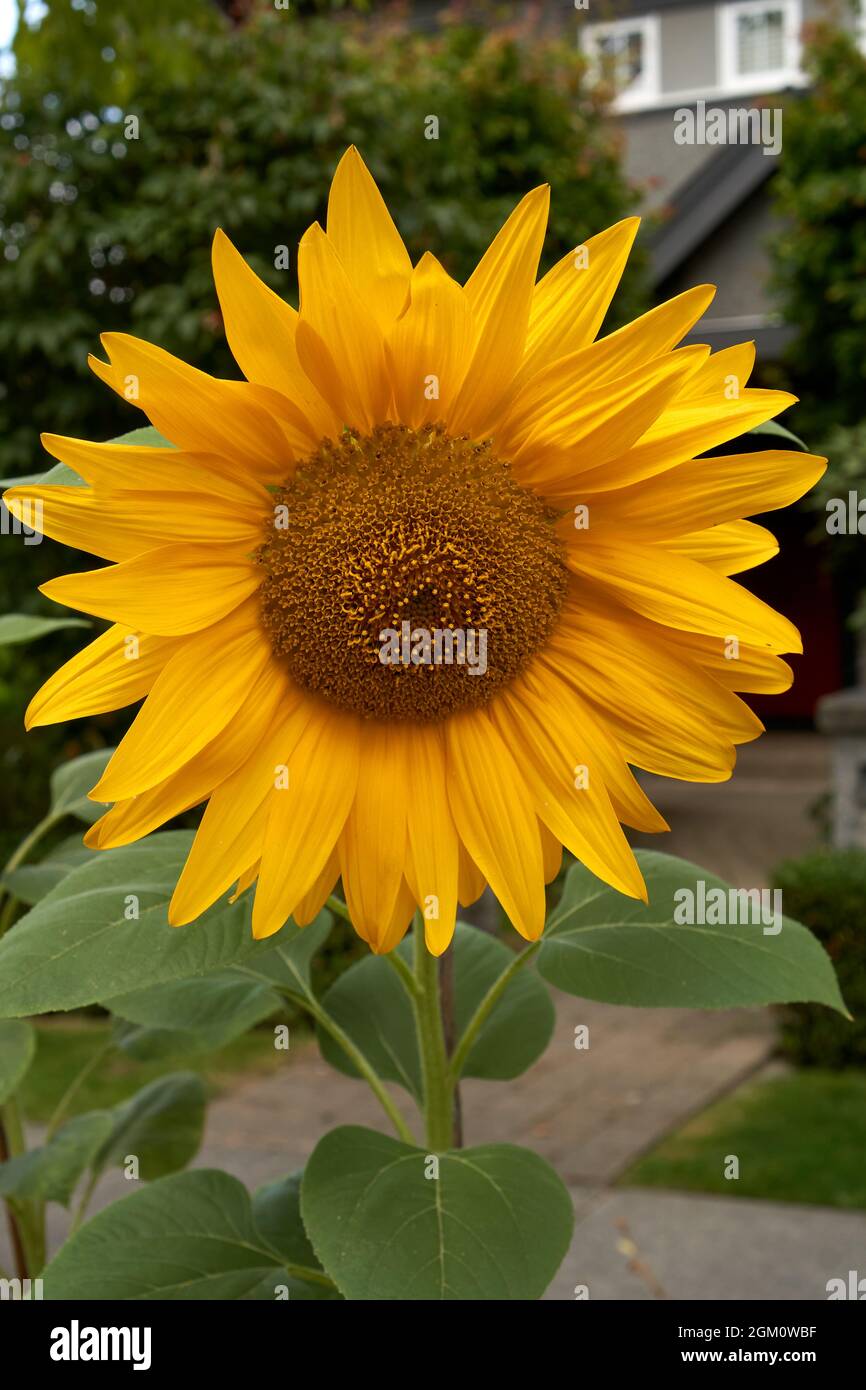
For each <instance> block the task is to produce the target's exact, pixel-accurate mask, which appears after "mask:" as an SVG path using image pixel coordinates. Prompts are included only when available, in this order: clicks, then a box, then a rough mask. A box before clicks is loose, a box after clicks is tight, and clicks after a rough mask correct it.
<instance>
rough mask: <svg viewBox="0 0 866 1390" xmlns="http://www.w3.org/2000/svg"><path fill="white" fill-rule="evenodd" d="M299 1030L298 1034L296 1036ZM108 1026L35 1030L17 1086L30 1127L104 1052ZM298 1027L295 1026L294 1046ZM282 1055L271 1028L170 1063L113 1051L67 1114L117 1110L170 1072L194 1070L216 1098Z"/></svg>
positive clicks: (75, 1022) (66, 1023)
mask: <svg viewBox="0 0 866 1390" xmlns="http://www.w3.org/2000/svg"><path fill="white" fill-rule="evenodd" d="M301 1031H302V1029H301V1028H298V1029H297V1034H298V1035H299V1034H300V1032H301ZM110 1032H111V1025H110V1024H108V1023H105V1022H103V1021H102V1020H99V1019H87V1018H81V1017H80V1016H79V1017H77V1018H76V1017H73V1018H71V1019H68V1020H62V1021H61V1020H53V1021H52V1022H51V1023H40V1024H39V1025H37V1046H36V1057H35V1058H34V1061H33V1065H32V1067H31V1068H30V1071H29V1072H28V1074H27V1076H26V1077H25V1079H24V1082H23V1084H22V1086H21V1091H20V1097H21V1106H22V1109H23V1112H24V1115H25V1117H26V1118H27V1119H28V1120H31V1121H33V1122H34V1123H45V1122H47V1121H48V1120H49V1119H50V1117H51V1115H52V1114H53V1112H54V1109H55V1106H56V1105H57V1103H58V1101H59V1100H60V1098H61V1096H63V1095H64V1094H65V1092H66V1090H67V1089H68V1087H69V1085H70V1084H71V1082H72V1081H73V1080H74V1078H75V1077H76V1076H77V1075H78V1073H79V1072H80V1071H81V1070H82V1068H83V1067H85V1066H86V1065H87V1063H88V1062H89V1061H90V1060H91V1059H92V1058H94V1057H95V1055H96V1054H97V1053H98V1052H99V1051H100V1050H101V1049H103V1048H104V1046H105V1043H106V1042H107V1041H108V1038H109V1036H110ZM295 1036H296V1028H295V1026H293V1029H292V1037H293V1041H294V1038H295ZM285 1055H286V1054H285V1053H284V1052H277V1051H275V1049H274V1035H273V1032H272V1031H271V1030H270V1029H269V1028H262V1029H253V1031H252V1032H250V1033H245V1034H244V1035H243V1036H242V1037H240V1038H237V1039H236V1040H235V1041H234V1042H233V1043H229V1044H228V1046H226V1047H224V1048H221V1049H220V1050H219V1051H218V1052H212V1053H208V1054H206V1055H202V1056H197V1057H174V1058H171V1059H170V1060H169V1061H160V1062H147V1063H145V1062H136V1061H133V1060H132V1059H131V1058H127V1057H125V1056H124V1055H123V1053H121V1052H118V1051H117V1050H116V1049H112V1050H111V1051H110V1052H108V1053H107V1054H106V1056H105V1057H104V1058H103V1059H102V1061H101V1062H99V1063H98V1064H97V1065H96V1066H95V1067H94V1069H93V1071H91V1072H90V1073H89V1074H88V1075H87V1077H86V1078H85V1080H84V1082H83V1083H82V1085H81V1088H80V1089H79V1090H78V1091H77V1092H76V1094H75V1098H74V1101H73V1103H72V1105H71V1106H70V1109H69V1112H68V1113H69V1114H70V1115H77V1114H80V1113H81V1112H82V1111H84V1110H92V1109H98V1108H101V1107H104V1106H111V1105H116V1104H117V1102H118V1101H122V1100H125V1099H126V1098H127V1096H130V1095H132V1094H133V1093H134V1092H135V1091H137V1090H138V1089H139V1088H140V1087H141V1086H144V1085H145V1084H146V1083H147V1082H148V1081H153V1080H155V1078H156V1077H158V1076H164V1075H166V1073H168V1072H172V1071H196V1072H199V1073H200V1074H201V1075H202V1076H204V1077H205V1079H206V1080H207V1082H208V1086H209V1090H210V1091H211V1094H212V1095H216V1094H219V1092H220V1091H223V1090H225V1089H226V1088H227V1086H229V1085H230V1084H231V1083H232V1082H233V1081H236V1080H237V1079H238V1077H240V1076H242V1075H250V1074H251V1073H258V1074H264V1073H267V1072H269V1071H275V1070H277V1069H278V1068H279V1067H281V1066H282V1065H284V1063H285Z"/></svg>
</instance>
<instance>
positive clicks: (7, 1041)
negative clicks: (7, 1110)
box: [0, 1019, 36, 1105]
mask: <svg viewBox="0 0 866 1390" xmlns="http://www.w3.org/2000/svg"><path fill="white" fill-rule="evenodd" d="M35 1052H36V1033H35V1031H34V1030H33V1028H32V1027H31V1026H30V1024H29V1023H24V1022H21V1021H20V1020H18V1019H10V1020H9V1021H8V1022H0V1105H2V1104H3V1102H4V1100H8V1099H9V1097H10V1096H12V1095H14V1094H15V1092H16V1091H17V1090H18V1087H19V1086H20V1085H21V1082H22V1081H23V1080H24V1077H25V1076H26V1075H27V1072H28V1071H29V1069H30V1063H31V1062H32V1061H33V1057H34V1054H35Z"/></svg>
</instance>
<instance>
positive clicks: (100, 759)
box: [51, 748, 114, 825]
mask: <svg viewBox="0 0 866 1390" xmlns="http://www.w3.org/2000/svg"><path fill="white" fill-rule="evenodd" d="M113 753H114V749H113V748H97V749H96V751H95V752H93V753H82V754H81V757H80V758H70V760H69V762H67V763H61V764H60V766H59V767H56V768H55V769H54V772H53V773H52V774H51V814H52V816H54V817H55V818H57V819H58V820H59V819H60V817H61V816H76V817H77V818H78V820H82V821H85V822H87V824H89V825H92V824H93V822H94V821H97V820H99V817H100V816H101V815H102V814H103V813H104V812H105V810H106V809H107V806H108V803H107V802H105V803H103V802H101V801H90V800H89V799H88V796H87V793H88V792H89V791H91V789H92V788H93V787H95V786H96V783H97V782H98V781H99V779H100V777H101V776H102V774H103V772H104V771H105V769H106V766H107V765H108V761H109V759H110V758H111V756H112V754H113Z"/></svg>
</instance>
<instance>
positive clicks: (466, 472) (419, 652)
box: [257, 425, 566, 721]
mask: <svg viewBox="0 0 866 1390" xmlns="http://www.w3.org/2000/svg"><path fill="white" fill-rule="evenodd" d="M552 520H553V514H552V513H551V512H550V511H549V510H547V509H546V508H545V507H544V505H543V503H542V502H540V501H539V499H538V498H537V497H535V496H533V494H532V493H529V492H527V491H525V489H523V488H521V487H519V486H518V485H517V483H516V482H515V481H514V479H513V477H512V475H511V470H510V468H509V466H508V464H507V463H504V462H503V461H502V460H501V459H498V458H497V457H496V455H495V454H494V453H493V452H492V449H491V447H490V445H489V444H487V443H483V444H477V443H474V442H473V441H472V440H469V439H466V438H451V437H450V436H449V435H447V434H445V432H444V431H443V430H442V429H441V428H439V427H438V426H428V427H425V428H422V429H419V430H411V429H407V428H406V427H405V426H402V425H382V426H379V427H378V428H377V429H375V430H374V431H373V432H372V434H370V435H365V436H360V435H358V434H356V433H354V432H351V431H347V432H345V433H344V434H343V435H341V437H340V438H339V439H338V440H336V441H334V442H331V441H325V442H324V443H323V444H322V445H321V446H320V448H319V449H318V450H317V451H316V453H315V454H313V455H312V456H311V457H310V458H309V459H307V460H306V461H305V462H304V463H303V464H302V465H301V466H300V467H299V468H298V471H297V473H296V474H295V476H294V478H292V479H291V480H290V481H288V482H287V483H286V484H285V485H284V486H283V487H282V488H280V489H279V491H278V492H277V493H276V495H275V497H274V524H273V527H270V526H269V527H268V534H267V537H266V539H265V541H264V543H263V544H262V545H261V546H260V547H259V550H258V552H257V559H258V562H259V564H261V566H262V568H263V569H264V571H265V576H264V580H263V583H262V586H261V599H262V621H263V624H264V626H265V628H266V630H267V632H268V634H269V635H270V639H271V642H272V644H273V649H274V652H275V653H276V654H277V655H278V656H279V657H280V658H281V659H282V660H283V661H284V662H285V663H286V666H287V667H288V670H289V672H290V673H291V675H292V676H293V678H294V679H295V680H296V681H297V682H298V683H299V684H300V685H301V686H303V687H304V688H305V689H306V690H309V691H311V692H313V693H315V694H318V695H320V696H321V697H322V698H324V699H325V700H328V701H330V702H331V703H332V704H335V705H338V706H340V707H341V708H342V709H347V710H352V711H354V712H356V713H358V714H361V715H363V716H365V717H367V718H376V719H393V720H420V721H434V720H439V719H444V718H446V717H447V716H448V715H449V714H452V713H454V712H455V711H456V710H458V709H462V708H465V707H468V706H478V705H483V704H485V703H486V702H487V701H488V700H489V699H490V697H491V696H492V695H493V693H494V692H495V691H496V690H498V689H499V688H500V687H501V686H502V685H504V684H505V683H506V682H507V681H509V680H511V679H513V677H514V676H516V675H517V674H518V672H519V671H520V670H521V669H522V668H523V667H524V666H525V665H526V664H527V662H528V661H529V659H530V657H531V656H532V654H533V652H535V651H536V650H537V649H538V647H539V646H540V645H541V644H542V643H543V642H544V641H545V640H546V638H547V637H548V636H549V634H550V632H551V631H552V629H553V626H554V623H555V621H556V617H557V614H558V612H559V608H560V605H561V603H562V600H563V597H564V594H565V588H566V569H565V565H564V562H563V557H562V553H561V547H560V543H559V541H558V539H557V536H556V533H555V532H554V530H553V526H552V524H551V523H552Z"/></svg>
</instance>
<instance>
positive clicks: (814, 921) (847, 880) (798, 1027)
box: [774, 849, 866, 1068]
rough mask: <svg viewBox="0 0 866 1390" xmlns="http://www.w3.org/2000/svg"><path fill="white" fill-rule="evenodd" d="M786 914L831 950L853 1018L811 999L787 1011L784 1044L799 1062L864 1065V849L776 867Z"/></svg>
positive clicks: (807, 1064) (813, 856)
mask: <svg viewBox="0 0 866 1390" xmlns="http://www.w3.org/2000/svg"><path fill="white" fill-rule="evenodd" d="M774 887H776V888H780V889H781V890H782V902H783V904H784V910H785V914H786V915H787V916H790V917H793V918H795V919H796V920H797V921H798V922H803V923H804V925H805V926H807V927H810V928H811V929H812V931H813V932H814V933H815V935H816V936H817V937H818V939H819V941H820V942H821V943H822V945H823V946H824V948H825V949H826V951H827V952H828V954H829V956H830V958H831V960H832V961H833V965H834V966H835V969H836V974H837V976H838V979H839V986H840V988H841V991H842V996H843V998H844V1000H845V1003H846V1004H847V1005H848V1008H849V1010H850V1012H851V1013H852V1014H853V1016H854V1021H853V1023H849V1022H847V1021H846V1020H845V1019H844V1018H843V1017H842V1016H841V1014H838V1013H833V1012H831V1010H830V1009H822V1008H819V1007H816V1006H814V1005H811V1004H795V1005H790V1006H788V1007H787V1008H786V1009H785V1011H784V1024H783V1031H782V1046H783V1049H784V1051H785V1053H786V1054H787V1055H788V1056H789V1057H790V1058H791V1059H792V1061H794V1062H796V1063H797V1064H798V1065H799V1066H805V1067H837V1068H841V1067H862V1066H866V850H859V849H852V850H825V851H821V852H819V853H817V854H810V855H806V856H805V857H804V858H802V859H792V860H788V861H786V862H785V863H784V864H782V865H780V867H779V868H778V869H777V871H776V876H775V882H774Z"/></svg>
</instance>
